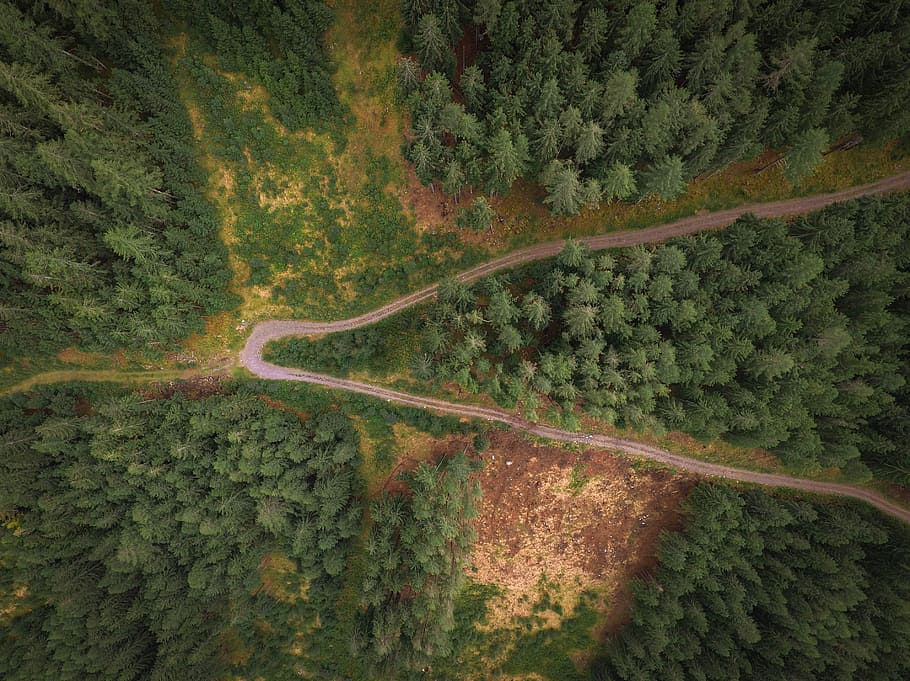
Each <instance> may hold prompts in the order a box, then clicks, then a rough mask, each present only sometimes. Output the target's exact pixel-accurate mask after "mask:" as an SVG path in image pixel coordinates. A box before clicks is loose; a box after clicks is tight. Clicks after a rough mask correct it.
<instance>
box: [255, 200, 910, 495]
mask: <svg viewBox="0 0 910 681" xmlns="http://www.w3.org/2000/svg"><path fill="white" fill-rule="evenodd" d="M907 210H908V201H907V200H906V199H904V198H883V199H878V198H876V199H863V200H861V201H857V202H849V203H844V204H839V205H837V206H833V207H831V208H828V209H825V210H823V211H820V212H818V213H815V214H812V215H810V216H807V217H805V218H799V219H796V220H794V221H792V222H790V223H786V222H784V221H782V220H757V219H755V218H750V217H746V218H741V219H740V220H739V221H737V222H736V223H735V224H734V225H733V226H731V227H729V228H727V229H726V230H723V231H720V232H716V233H707V234H701V235H696V236H691V237H683V238H679V239H674V240H671V241H670V242H668V243H666V244H662V245H655V246H637V247H633V248H629V249H616V250H612V251H606V252H602V253H591V252H590V251H588V250H587V249H586V248H585V247H583V246H582V245H581V244H579V243H577V242H570V243H569V245H568V246H567V247H566V248H565V250H564V251H563V252H562V254H561V255H560V256H559V257H558V258H556V259H555V261H547V262H542V263H539V264H534V265H529V266H526V267H525V268H522V269H520V270H518V271H517V272H515V273H513V274H511V275H495V276H493V277H491V278H489V279H486V280H482V281H481V282H478V283H477V284H475V285H473V286H467V285H463V284H460V283H458V282H456V281H454V280H448V281H446V282H444V283H443V285H442V286H441V287H440V291H439V295H438V301H437V303H436V304H435V305H432V306H429V307H428V308H425V309H424V311H423V312H419V311H414V312H411V313H405V314H404V315H402V316H400V318H398V319H390V320H386V321H385V322H383V323H382V326H381V327H378V328H376V329H362V330H358V331H354V332H349V333H347V334H339V335H337V336H330V337H327V338H324V339H320V340H318V341H315V342H313V341H310V340H308V339H292V340H285V341H282V342H281V343H280V344H276V345H275V346H273V347H275V348H276V349H275V350H273V351H272V352H273V354H272V355H270V356H271V357H272V359H273V360H274V361H278V362H283V363H288V364H292V365H297V366H300V365H303V364H304V363H306V364H308V365H309V366H310V367H312V368H316V369H321V370H326V369H328V370H333V369H334V370H336V371H337V370H339V369H342V370H349V369H352V368H354V369H363V368H372V369H374V370H378V371H379V373H380V375H382V374H384V373H387V372H389V371H390V370H391V371H392V372H397V371H400V370H401V368H402V365H403V364H404V359H405V358H404V357H403V353H402V351H401V345H402V344H403V343H407V341H408V339H413V338H415V337H416V336H417V335H418V334H419V335H420V336H421V337H422V345H421V346H420V347H418V346H417V345H416V344H415V343H413V341H412V342H411V343H410V344H408V345H407V347H412V348H413V350H412V351H411V353H410V355H411V358H410V369H411V371H412V375H413V377H414V378H416V379H417V380H420V381H427V380H433V381H436V382H437V383H438V384H447V383H449V382H455V383H457V384H458V385H459V386H461V387H462V388H463V389H465V390H467V391H468V392H470V393H486V394H488V395H490V396H491V397H492V398H493V399H494V400H496V401H497V402H498V403H500V404H502V405H504V406H507V407H514V406H516V405H520V406H521V408H522V409H523V410H524V412H525V414H528V415H531V416H533V415H534V413H535V410H537V409H539V408H548V407H549V406H550V405H559V406H561V409H562V411H563V412H564V413H566V414H572V413H573V412H574V410H575V407H576V406H581V407H582V409H583V410H584V411H585V412H586V413H588V414H590V415H591V416H594V417H595V418H597V419H599V420H603V421H606V422H607V423H610V424H613V425H616V426H617V427H619V428H628V427H631V428H633V429H637V430H642V429H649V430H652V431H657V432H660V431H662V430H665V429H671V430H682V431H685V432H688V433H691V434H693V435H695V436H696V437H697V438H699V439H702V440H705V441H709V440H712V439H714V438H717V437H722V438H723V439H725V440H726V441H728V442H730V443H732V444H734V445H736V446H739V447H743V448H762V449H767V450H770V451H772V452H773V453H775V454H776V455H778V456H779V457H780V458H781V460H782V461H783V462H784V463H785V464H786V465H789V466H795V467H800V468H802V469H805V470H807V471H812V470H816V471H818V470H821V469H825V468H830V467H837V468H846V469H848V471H849V472H850V474H851V475H853V476H855V475H856V474H858V473H859V471H860V470H863V469H866V467H871V468H872V469H874V470H875V472H876V474H878V475H880V476H882V477H884V478H886V479H890V480H893V481H895V482H901V483H903V484H906V483H907V480H908V478H907V471H908V462H907V460H906V457H905V456H904V451H905V448H904V447H903V445H902V441H903V438H904V428H903V424H904V423H905V421H906V418H907V417H906V409H907V405H906V386H907V377H906V375H905V374H906V368H907V365H908V364H907V360H906V357H907V355H906V353H907V348H906V337H907V334H906V325H907V318H906V311H905V308H906V301H905V299H904V298H905V296H904V290H905V286H904V283H905V280H906V278H907V271H908V270H907V258H908V253H906V252H905V251H906V248H905V245H906V243H907V242H908V240H907V235H906V234H905V233H904V232H905V231H906V225H907V224H908V219H907Z"/></svg>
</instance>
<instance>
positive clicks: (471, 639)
mask: <svg viewBox="0 0 910 681" xmlns="http://www.w3.org/2000/svg"><path fill="white" fill-rule="evenodd" d="M560 588H561V587H560V585H559V583H558V582H553V581H549V580H547V579H546V578H545V577H544V578H542V579H541V581H540V583H539V584H538V593H537V594H536V597H535V598H534V599H533V603H531V602H528V604H527V605H528V606H529V611H530V612H529V613H528V614H526V615H522V616H516V617H513V618H512V619H511V620H510V621H508V622H496V623H492V622H490V620H489V614H490V613H489V609H488V602H489V601H491V600H492V599H495V597H496V596H497V595H498V594H499V589H498V588H497V587H495V586H492V585H486V584H480V583H477V582H473V581H469V582H468V584H467V586H466V587H465V588H463V589H462V591H461V593H460V594H459V596H458V598H457V600H456V607H455V616H456V627H455V630H454V631H453V634H452V638H453V648H454V651H453V654H452V655H451V656H450V657H448V658H446V659H440V660H437V661H436V662H435V663H434V664H433V673H434V674H435V675H436V678H438V679H445V680H446V681H450V680H451V681H454V680H455V679H460V680H465V681H467V680H473V679H490V678H503V679H516V678H519V679H524V678H541V677H543V678H545V679H553V680H555V679H560V681H575V680H577V681H584V680H585V679H587V678H589V677H588V671H587V669H586V666H585V664H584V663H585V662H586V661H587V659H589V657H590V655H591V653H592V651H593V650H594V649H596V647H597V640H596V638H595V636H596V628H597V625H598V623H599V622H600V620H601V619H602V614H601V613H600V612H599V611H598V608H597V607H595V606H596V605H597V602H598V600H599V596H598V595H597V594H595V593H591V592H585V593H583V594H581V596H580V597H579V599H578V603H577V604H576V605H575V607H574V608H573V609H572V611H571V612H566V611H564V609H563V606H562V604H561V598H560V595H559V592H560ZM526 598H528V599H529V600H530V597H526Z"/></svg>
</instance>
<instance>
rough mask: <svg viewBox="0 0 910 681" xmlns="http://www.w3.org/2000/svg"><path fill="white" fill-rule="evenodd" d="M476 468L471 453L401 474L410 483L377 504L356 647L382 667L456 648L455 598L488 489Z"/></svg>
mask: <svg viewBox="0 0 910 681" xmlns="http://www.w3.org/2000/svg"><path fill="white" fill-rule="evenodd" d="M473 472H474V466H473V465H472V464H471V462H470V461H469V460H468V459H467V457H466V456H465V454H464V453H462V454H460V455H458V456H454V457H448V458H444V459H442V460H441V461H439V462H438V463H437V464H429V463H421V464H420V465H419V466H418V467H417V468H416V469H415V470H413V471H410V472H407V473H405V474H402V475H400V476H399V477H398V479H399V481H400V482H401V483H403V484H404V487H403V489H402V490H400V491H398V492H396V493H392V494H390V493H388V492H383V494H382V495H381V496H380V497H378V498H377V499H375V500H374V501H373V502H372V503H371V504H370V520H371V523H372V525H371V529H370V535H369V538H368V539H367V543H366V546H365V549H364V555H365V560H366V561H367V562H366V567H365V570H364V576H363V583H362V587H361V597H360V600H361V605H362V607H363V608H364V609H365V610H364V614H363V617H362V618H361V623H360V629H359V632H358V634H357V636H356V638H355V652H357V653H358V654H365V656H366V657H367V658H368V659H369V660H370V663H371V667H372V669H373V670H374V671H378V672H384V673H385V674H389V673H391V672H394V671H396V670H399V669H401V670H415V669H420V668H422V667H423V666H425V665H426V664H427V662H428V661H429V660H431V659H433V658H434V657H441V656H445V655H448V654H449V653H451V644H450V640H449V634H450V632H451V631H452V629H453V627H454V624H455V622H454V605H455V597H456V596H457V594H458V590H459V588H460V587H461V586H462V584H463V583H464V568H465V562H466V560H467V556H468V553H469V552H470V549H471V542H472V541H473V539H474V530H473V526H472V524H471V520H472V518H473V517H474V512H475V503H476V501H477V497H478V495H479V494H480V488H479V486H478V485H477V483H476V481H473V480H472V478H471V476H472V473H473Z"/></svg>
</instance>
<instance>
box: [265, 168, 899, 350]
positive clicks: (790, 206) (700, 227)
mask: <svg viewBox="0 0 910 681" xmlns="http://www.w3.org/2000/svg"><path fill="white" fill-rule="evenodd" d="M908 189H910V171H908V172H905V173H901V174H899V175H893V176H891V177H887V178H885V179H884V180H879V181H878V182H870V183H869V184H863V185H859V186H857V187H850V188H849V189H844V190H841V191H839V192H833V193H830V194H818V195H816V196H805V197H802V198H799V199H787V200H786V201H774V202H772V203H758V204H750V205H746V206H739V207H737V208H729V209H727V210H721V211H716V212H714V213H705V214H703V215H693V216H692V217H688V218H683V219H681V220H676V221H675V222H669V223H667V224H665V225H658V226H656V227H649V228H647V229H638V230H628V231H623V232H613V233H612V234H602V235H599V236H586V237H581V238H580V239H578V240H579V241H581V242H583V243H586V244H587V245H588V246H590V247H591V248H592V249H594V250H600V249H604V248H617V247H620V246H634V245H636V244H644V243H655V242H659V241H666V240H667V239H671V238H673V237H675V236H684V235H686V234H694V233H696V232H704V231H708V230H712V229H720V228H721V227H726V226H727V225H729V224H731V223H732V222H735V221H736V219H737V218H739V217H742V216H743V215H745V214H747V213H751V214H752V215H755V216H758V217H761V218H775V217H786V216H790V215H800V214H802V213H808V212H811V211H813V210H818V209H819V208H824V207H825V206H830V205H831V204H832V203H836V202H838V201H846V200H848V199H855V198H857V197H860V196H872V195H874V194H887V193H889V192H895V191H905V190H908ZM565 243H566V242H565V241H550V242H547V243H543V244H535V245H534V246H528V247H527V248H520V249H518V250H515V251H511V252H510V253H507V254H505V255H503V256H501V257H499V258H496V259H495V260H490V261H488V262H485V263H481V264H480V265H476V266H475V267H472V268H471V269H468V270H465V271H464V272H461V273H460V274H458V275H456V278H457V279H459V280H460V281H464V282H471V281H476V280H477V279H481V278H483V277H485V276H487V275H490V274H493V273H494V272H498V271H499V270H504V269H509V268H512V267H517V266H518V265H523V264H525V263H529V262H533V261H535V260H543V259H544V258H551V257H553V256H554V255H557V254H558V253H559V252H560V251H561V250H562V248H563V246H565ZM436 288H437V284H433V285H432V286H427V287H426V288H423V289H420V290H419V291H415V292H414V293H409V294H408V295H406V296H403V297H401V298H399V299H398V300H394V301H392V302H391V303H389V304H388V305H383V306H382V307H379V308H376V309H375V310H372V311H370V312H366V313H364V314H362V315H360V316H358V317H351V318H350V319H341V320H339V321H335V322H307V321H271V322H260V323H259V325H258V326H257V327H256V330H259V328H260V327H265V328H266V329H268V330H269V333H270V334H273V335H272V337H273V338H280V337H281V336H288V335H301V336H305V335H308V334H316V333H335V332H336V331H349V330H350V329H356V328H359V327H361V326H368V325H370V324H375V323H376V322H378V321H380V320H382V319H385V318H386V317H390V316H391V315H393V314H395V313H396V312H401V311H402V310H405V309H407V308H409V307H412V306H414V305H417V304H418V303H422V302H423V301H425V300H428V299H429V298H431V297H433V295H435V293H436Z"/></svg>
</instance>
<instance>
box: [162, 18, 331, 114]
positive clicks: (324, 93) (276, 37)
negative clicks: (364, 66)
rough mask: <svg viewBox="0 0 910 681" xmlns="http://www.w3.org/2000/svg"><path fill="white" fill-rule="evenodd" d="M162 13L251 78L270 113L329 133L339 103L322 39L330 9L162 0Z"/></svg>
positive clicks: (226, 66) (220, 57)
mask: <svg viewBox="0 0 910 681" xmlns="http://www.w3.org/2000/svg"><path fill="white" fill-rule="evenodd" d="M163 5H164V7H165V8H166V11H168V12H172V13H174V14H175V15H176V16H177V17H178V18H180V19H182V20H184V21H186V22H187V23H188V24H189V26H190V29H191V30H192V31H194V32H197V33H199V34H201V35H202V36H203V37H204V38H205V40H206V41H207V42H209V43H210V44H211V46H212V48H213V50H214V52H215V53H216V54H217V55H218V59H219V61H220V62H221V63H222V64H223V65H224V67H225V68H226V69H227V70H229V71H242V72H244V73H248V74H250V75H252V76H253V77H255V78H256V79H257V80H258V81H259V82H260V83H262V85H263V86H264V87H265V89H266V90H268V93H269V104H270V106H271V109H272V111H273V112H274V113H275V116H277V118H278V120H280V121H281V122H282V123H283V124H284V125H286V126H287V127H288V128H291V129H293V130H297V129H300V128H304V127H315V128H317V129H323V130H324V129H327V128H328V127H330V126H331V125H332V124H334V123H336V122H337V119H338V117H339V116H340V115H341V113H342V111H343V110H342V107H341V104H340V103H339V102H338V98H337V96H336V95H335V88H334V85H333V84H332V80H331V76H330V74H329V70H330V68H331V67H330V64H329V61H328V60H327V59H326V55H325V46H324V44H323V36H324V35H325V33H326V31H328V29H329V27H330V26H331V25H332V11H331V10H330V9H329V8H328V7H327V6H326V5H325V3H324V2H321V0H286V1H284V2H275V0H254V1H251V0H204V1H203V2H200V1H198V0H166V1H165V2H164V3H163Z"/></svg>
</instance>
